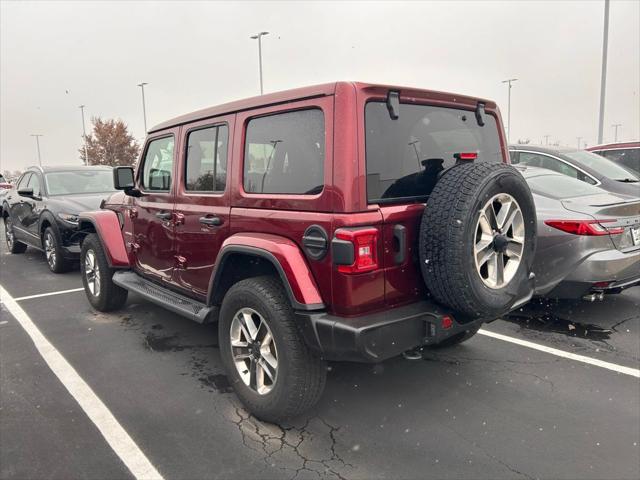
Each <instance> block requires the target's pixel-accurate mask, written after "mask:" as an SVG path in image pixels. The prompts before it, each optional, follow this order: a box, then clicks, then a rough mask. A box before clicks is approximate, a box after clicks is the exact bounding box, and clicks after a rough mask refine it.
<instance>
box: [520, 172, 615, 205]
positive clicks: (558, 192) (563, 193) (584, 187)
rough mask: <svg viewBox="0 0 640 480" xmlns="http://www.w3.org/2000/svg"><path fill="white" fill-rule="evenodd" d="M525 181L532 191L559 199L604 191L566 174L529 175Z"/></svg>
mask: <svg viewBox="0 0 640 480" xmlns="http://www.w3.org/2000/svg"><path fill="white" fill-rule="evenodd" d="M527 183H528V184H529V188H530V189H531V191H532V192H534V193H539V194H540V195H544V196H545V197H551V198H557V199H559V200H564V199H565V198H572V197H582V196H586V195H597V194H599V193H606V192H605V191H604V190H602V189H601V188H599V187H596V186H594V185H589V184H587V183H584V182H582V181H580V180H577V179H575V178H571V177H567V176H566V175H540V176H537V177H529V178H527Z"/></svg>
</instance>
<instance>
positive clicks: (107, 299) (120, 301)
mask: <svg viewBox="0 0 640 480" xmlns="http://www.w3.org/2000/svg"><path fill="white" fill-rule="evenodd" d="M114 272H115V270H114V269H113V268H111V267H109V263H108V262H107V257H106V255H105V253H104V248H103V247H102V242H101V241H100V239H99V238H98V236H97V235H96V234H95V233H92V234H90V235H87V237H86V238H85V239H84V242H82V250H81V251H80V273H81V274H82V284H83V285H84V292H85V294H86V295H87V299H88V300H89V303H91V305H93V307H94V308H95V309H96V310H100V311H101V312H110V311H112V310H117V309H119V308H121V307H122V306H123V305H124V304H125V302H126V301H127V295H128V293H129V292H128V291H127V290H125V289H124V288H122V287H119V286H118V285H116V284H115V283H113V278H112V277H113V274H114Z"/></svg>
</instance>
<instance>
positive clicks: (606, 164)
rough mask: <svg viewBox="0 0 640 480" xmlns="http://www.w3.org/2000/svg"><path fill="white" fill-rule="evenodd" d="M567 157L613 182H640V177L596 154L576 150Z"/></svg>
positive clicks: (567, 154) (567, 153)
mask: <svg viewBox="0 0 640 480" xmlns="http://www.w3.org/2000/svg"><path fill="white" fill-rule="evenodd" d="M565 155H566V156H567V157H569V158H571V159H572V160H575V161H576V162H578V164H580V165H584V166H586V167H588V168H591V169H593V170H595V171H596V172H597V173H598V174H600V175H602V176H604V177H607V178H612V179H613V180H626V179H630V180H638V176H637V175H635V174H634V173H633V172H631V171H630V170H628V169H626V168H624V167H621V166H620V165H617V164H616V163H615V162H612V161H611V160H609V159H608V158H604V157H602V156H600V155H596V154H595V153H591V152H587V151H585V150H576V151H575V152H565Z"/></svg>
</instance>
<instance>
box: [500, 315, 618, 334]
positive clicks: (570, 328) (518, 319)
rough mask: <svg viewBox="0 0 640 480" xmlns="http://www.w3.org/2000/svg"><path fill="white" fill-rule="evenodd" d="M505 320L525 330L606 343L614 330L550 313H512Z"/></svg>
mask: <svg viewBox="0 0 640 480" xmlns="http://www.w3.org/2000/svg"><path fill="white" fill-rule="evenodd" d="M503 320H506V321H507V322H511V323H515V324H517V325H519V326H521V327H523V328H527V329H529V330H535V331H538V332H553V333H561V334H564V335H567V336H569V337H577V338H586V339H589V340H600V341H606V340H609V338H611V333H612V330H610V329H608V328H603V327H600V326H598V325H593V324H586V323H577V322H572V321H571V320H567V319H564V318H561V317H557V316H555V315H553V314H550V313H544V314H538V315H527V314H525V313H512V314H510V315H506V316H505V317H504V318H503Z"/></svg>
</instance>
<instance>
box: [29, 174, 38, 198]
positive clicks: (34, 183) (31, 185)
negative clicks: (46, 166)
mask: <svg viewBox="0 0 640 480" xmlns="http://www.w3.org/2000/svg"><path fill="white" fill-rule="evenodd" d="M27 188H33V195H34V196H35V197H39V196H40V179H39V178H38V175H36V174H35V173H32V174H31V179H30V180H29V184H28V185H27Z"/></svg>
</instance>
